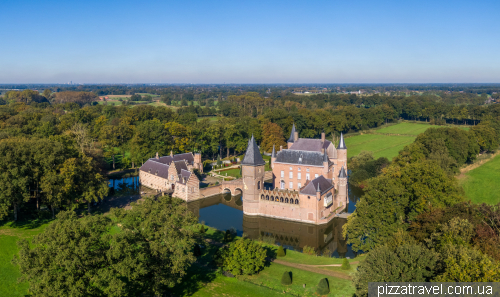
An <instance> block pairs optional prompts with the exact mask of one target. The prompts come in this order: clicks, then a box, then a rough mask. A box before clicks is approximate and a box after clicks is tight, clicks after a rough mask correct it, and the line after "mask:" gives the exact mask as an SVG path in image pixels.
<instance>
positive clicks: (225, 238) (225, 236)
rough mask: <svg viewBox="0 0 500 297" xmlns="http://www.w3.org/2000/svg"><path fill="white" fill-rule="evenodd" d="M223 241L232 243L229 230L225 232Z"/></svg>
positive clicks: (231, 235)
mask: <svg viewBox="0 0 500 297" xmlns="http://www.w3.org/2000/svg"><path fill="white" fill-rule="evenodd" d="M224 241H225V242H231V241H233V234H232V232H231V230H226V232H225V233H224Z"/></svg>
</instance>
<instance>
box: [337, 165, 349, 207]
mask: <svg viewBox="0 0 500 297" xmlns="http://www.w3.org/2000/svg"><path fill="white" fill-rule="evenodd" d="M337 190H338V194H337V202H338V205H337V206H341V205H344V206H345V205H347V172H346V171H345V169H344V166H342V168H341V169H340V172H339V179H338V186H337Z"/></svg>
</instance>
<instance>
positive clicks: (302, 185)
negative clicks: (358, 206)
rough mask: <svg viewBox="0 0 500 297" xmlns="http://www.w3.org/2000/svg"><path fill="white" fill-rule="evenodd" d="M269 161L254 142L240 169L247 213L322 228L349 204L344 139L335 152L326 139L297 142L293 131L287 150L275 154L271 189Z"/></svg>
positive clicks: (293, 130) (341, 137) (248, 149)
mask: <svg viewBox="0 0 500 297" xmlns="http://www.w3.org/2000/svg"><path fill="white" fill-rule="evenodd" d="M265 164H266V162H265V161H264V159H263V158H262V156H261V154H260V152H259V147H258V146H257V143H256V142H255V139H254V137H253V136H252V138H251V139H250V141H249V143H248V147H247V150H246V154H245V157H244V158H243V161H242V162H241V165H242V183H243V185H242V186H243V189H242V191H243V212H244V213H245V214H247V215H260V216H266V217H273V218H278V219H285V220H292V221H300V222H307V223H313V224H323V223H326V222H328V221H330V220H331V219H332V218H333V217H334V215H335V214H338V213H340V212H341V211H343V210H344V209H345V207H346V206H347V203H348V189H347V173H346V172H347V171H346V170H347V148H346V146H345V143H344V137H343V135H342V134H341V136H340V142H339V145H338V147H337V148H335V145H334V144H333V143H332V142H330V141H328V140H326V139H325V133H324V132H323V133H321V139H308V138H299V133H298V132H297V131H296V129H295V125H293V127H292V132H291V135H290V138H289V139H288V141H287V148H286V149H283V148H282V147H280V150H279V151H278V152H276V150H275V148H274V147H273V152H272V155H271V168H272V173H273V175H272V186H271V187H269V188H266V187H264V172H265V170H264V169H265Z"/></svg>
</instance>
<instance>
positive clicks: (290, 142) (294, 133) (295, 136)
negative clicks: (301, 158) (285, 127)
mask: <svg viewBox="0 0 500 297" xmlns="http://www.w3.org/2000/svg"><path fill="white" fill-rule="evenodd" d="M297 139H299V132H297V131H295V124H293V126H292V132H291V133H290V138H288V141H287V144H288V147H287V148H290V147H291V146H292V145H293V143H294V142H295V141H297Z"/></svg>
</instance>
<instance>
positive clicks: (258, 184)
mask: <svg viewBox="0 0 500 297" xmlns="http://www.w3.org/2000/svg"><path fill="white" fill-rule="evenodd" d="M257 190H260V180H259V181H258V182H257Z"/></svg>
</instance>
